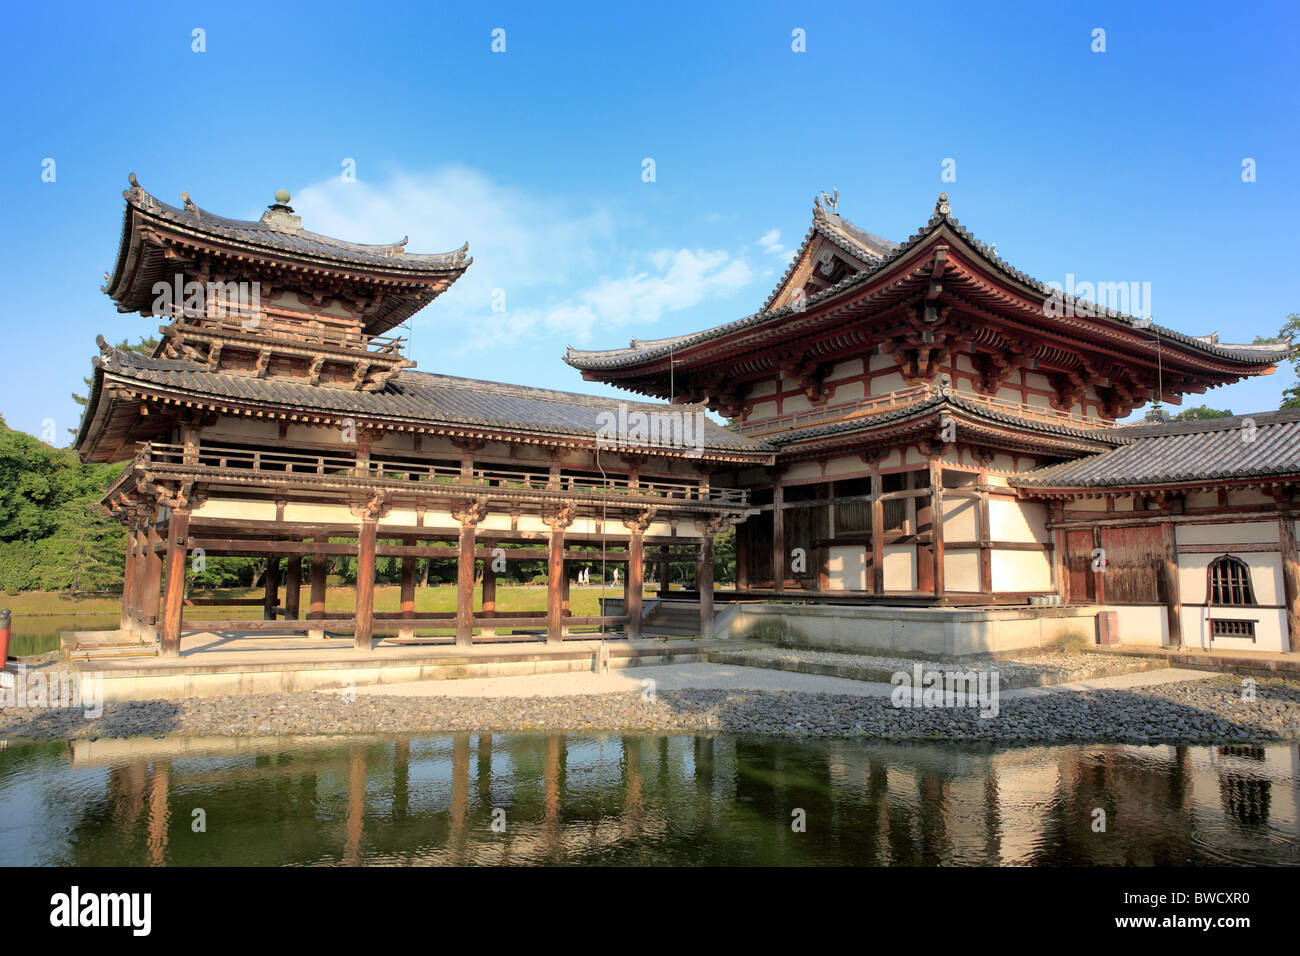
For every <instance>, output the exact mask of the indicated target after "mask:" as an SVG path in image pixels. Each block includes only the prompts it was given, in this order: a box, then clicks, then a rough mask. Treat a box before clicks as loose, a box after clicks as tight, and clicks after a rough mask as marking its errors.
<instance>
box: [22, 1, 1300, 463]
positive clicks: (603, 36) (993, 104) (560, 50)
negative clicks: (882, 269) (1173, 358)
mask: <svg viewBox="0 0 1300 956" xmlns="http://www.w3.org/2000/svg"><path fill="white" fill-rule="evenodd" d="M1135 6H1137V5H1131V4H1127V3H1115V4H1109V3H1101V4H1098V3H1078V4H1048V3H1029V4H997V3H992V4H979V5H976V4H923V5H909V4H889V5H884V4H875V5H866V4H806V3H800V4H750V3H745V4H735V5H725V4H718V5H710V6H709V7H708V8H703V7H700V6H697V5H693V4H692V5H687V4H681V5H678V4H672V3H664V4H651V5H643V4H638V5H609V4H590V5H564V4H535V3H534V4H519V5H511V4H491V5H486V4H483V5H480V4H449V5H434V4H411V5H404V4H396V3H386V4H342V3H330V2H321V3H311V4H303V5H283V6H278V5H274V4H266V3H262V4H242V3H222V4H213V5H205V4H186V5H174V4H159V5H156V6H154V5H147V4H132V5H129V6H128V5H112V6H104V7H103V8H100V7H97V6H89V5H87V6H81V5H75V4H74V5H61V4H52V5H44V6H42V5H36V4H23V5H20V6H17V7H14V8H13V9H11V10H10V12H9V14H8V17H7V24H6V27H7V29H6V30H5V31H4V32H3V34H2V35H0V52H2V53H3V61H2V62H3V64H4V65H3V67H0V69H2V70H3V72H4V84H3V87H4V90H5V94H6V95H5V106H6V110H5V114H6V126H7V134H8V135H7V136H6V142H5V145H4V147H3V149H2V150H0V153H2V155H3V158H2V159H0V163H2V166H0V172H3V175H2V176H0V191H2V193H0V194H2V195H3V202H4V208H5V216H4V217H3V222H4V225H3V227H0V243H2V244H3V250H2V251H3V255H0V280H2V281H3V291H4V295H3V309H4V310H5V314H4V316H3V318H4V328H5V330H6V342H7V344H8V345H9V346H10V348H9V349H6V350H4V351H5V352H7V353H8V354H7V355H6V356H5V361H4V362H3V365H2V366H0V367H2V368H3V373H0V414H2V415H3V416H4V417H5V418H6V420H7V421H8V423H9V424H10V425H11V426H13V427H17V428H22V429H24V430H27V431H29V432H32V433H34V434H38V433H40V432H41V431H42V429H43V423H45V422H46V421H47V420H52V421H53V422H54V423H55V426H56V434H57V443H58V444H65V443H66V442H67V440H68V435H67V431H66V429H68V428H70V427H73V426H75V425H76V423H77V421H78V418H79V410H78V409H77V407H76V406H75V404H74V403H73V402H72V400H71V399H70V397H69V393H70V392H72V391H73V390H74V389H80V388H81V379H82V377H83V376H84V375H86V374H88V372H89V367H90V358H91V356H92V355H93V354H94V352H95V346H94V339H95V335H96V334H98V333H103V334H104V335H105V336H106V337H108V338H109V339H111V340H113V341H117V340H120V339H121V338H123V337H124V336H130V337H132V338H135V337H137V336H139V335H142V334H146V333H149V332H155V331H156V322H154V321H153V320H150V319H147V318H145V317H143V316H139V315H126V316H124V315H119V314H117V312H116V310H115V309H114V308H113V307H112V304H111V303H110V302H109V300H108V299H107V297H106V296H104V295H103V294H102V293H101V292H100V291H99V287H100V285H101V284H102V283H103V272H104V271H105V270H108V269H111V268H112V265H113V257H114V254H115V251H116V246H117V242H118V238H119V235H120V228H121V216H122V205H123V203H122V199H121V191H122V190H123V189H124V188H125V187H126V185H127V182H126V178H127V174H128V173H130V172H135V173H136V174H137V175H138V177H139V178H140V181H141V183H142V185H144V187H145V188H146V189H148V190H149V191H151V192H153V193H154V194H155V195H158V196H159V197H160V198H162V199H164V200H165V201H168V202H172V203H174V204H179V202H180V195H181V192H182V191H185V190H188V191H189V193H190V195H191V197H192V198H193V199H194V201H195V202H197V203H198V204H199V205H200V206H203V207H205V208H207V209H210V210H212V211H214V212H217V213H220V214H223V215H229V216H235V217H247V218H256V217H257V216H258V215H260V213H261V210H262V209H263V208H264V207H265V206H266V204H267V203H269V202H271V200H272V196H273V194H274V192H275V190H276V189H279V188H286V189H288V190H290V192H291V193H292V194H293V205H294V207H295V208H296V209H297V211H298V212H299V213H300V214H301V215H302V216H303V221H304V226H305V227H306V228H308V229H312V230H315V231H317V232H324V233H328V234H332V235H340V236H343V237H344V238H349V239H355V240H358V241H370V242H386V241H392V240H395V239H398V238H400V237H401V236H403V235H409V236H410V244H409V246H408V249H410V250H411V251H413V252H439V251H445V250H448V249H452V248H455V247H457V246H459V245H460V244H461V243H462V242H465V241H468V242H469V243H470V251H471V254H472V255H473V256H474V258H475V262H474V265H473V266H472V267H471V268H470V270H469V273H468V274H467V276H466V277H465V278H464V279H462V280H461V282H460V283H458V284H457V286H455V287H454V288H453V289H452V290H451V291H450V292H448V293H447V294H446V295H444V296H443V297H442V298H440V299H438V300H437V301H436V302H435V303H434V304H433V305H432V306H430V307H429V308H428V309H426V310H425V311H424V312H423V313H421V314H420V315H418V316H417V317H416V319H415V320H414V324H413V327H412V329H411V336H412V352H411V354H412V357H413V358H415V359H416V360H417V361H418V363H419V367H420V368H421V369H423V370H425V371H436V372H446V373H451V374H461V375H468V376H472V377H478V378H486V379H495V380H501V381H514V382H520V383H527V384H534V385H539V386H546V387H552V388H562V389H571V390H576V391H588V392H595V393H602V392H610V390H606V389H603V387H602V386H599V385H597V384H594V383H585V382H583V381H582V380H581V378H580V376H579V375H578V374H577V373H576V372H575V371H573V370H572V369H570V368H569V367H568V366H566V365H564V363H563V362H562V361H561V356H562V354H563V352H564V347H565V345H567V344H575V345H580V346H583V347H588V348H607V347H617V346H622V345H625V344H626V343H627V340H628V339H629V338H630V337H632V336H633V335H636V336H638V337H642V338H658V337H661V336H665V335H672V334H677V333H681V332H686V331H693V330H696V329H699V328H703V327H707V326H711V325H715V324H719V323H722V322H727V321H731V320H733V319H737V318H740V317H742V316H745V315H748V314H750V313H751V312H753V311H754V310H755V309H757V308H758V307H759V306H760V305H761V303H762V301H763V299H764V298H765V296H766V294H767V293H768V291H770V289H771V287H772V286H773V285H774V283H775V282H776V280H777V278H778V277H779V275H780V273H781V271H782V270H783V269H784V266H785V264H786V260H787V259H788V256H789V254H790V252H791V251H792V250H793V249H794V248H795V247H796V246H797V245H798V243H799V241H800V240H801V238H802V237H803V235H804V233H805V231H806V230H807V228H808V224H809V221H810V209H811V202H812V198H813V196H814V195H816V194H817V192H818V191H820V190H822V189H825V190H831V189H833V188H834V189H838V190H839V193H840V207H839V208H840V212H841V213H842V214H844V215H845V216H846V217H847V218H848V219H850V220H852V221H853V222H855V223H856V224H857V225H859V226H861V227H862V228H865V229H868V230H870V231H872V232H875V233H878V234H880V235H883V236H885V237H887V238H891V239H895V240H902V239H905V238H906V237H907V236H908V235H910V234H911V233H912V232H913V231H914V230H915V229H916V228H917V227H918V226H920V225H921V224H922V223H924V222H925V220H926V219H927V218H928V217H929V216H930V214H931V211H932V210H933V207H934V202H935V197H936V196H937V194H938V193H939V192H940V191H941V190H946V191H947V192H948V193H949V195H950V196H951V199H952V205H953V210H954V213H955V214H956V215H957V217H958V218H959V219H960V220H961V221H962V222H963V224H965V225H966V226H968V227H969V228H971V229H972V230H973V231H974V233H975V234H976V235H977V236H978V237H979V238H981V239H984V240H986V241H990V242H996V243H997V247H998V252H999V254H1000V255H1002V256H1003V257H1004V258H1005V259H1007V260H1008V261H1009V262H1010V263H1012V264H1013V265H1014V266H1016V267H1017V268H1019V269H1021V270H1023V271H1025V272H1027V273H1029V274H1030V275H1032V276H1034V277H1036V278H1039V279H1042V280H1043V281H1059V282H1064V281H1065V280H1066V276H1067V274H1073V275H1074V276H1075V277H1076V279H1077V280H1087V281H1107V282H1113V281H1124V282H1133V281H1136V282H1149V283H1150V284H1151V294H1152V312H1153V314H1154V316H1155V319H1156V321H1157V322H1159V323H1161V324H1163V325H1168V326H1171V327H1173V328H1177V329H1180V330H1182V331H1185V332H1189V333H1192V334H1203V333H1207V332H1211V331H1218V332H1219V333H1220V335H1221V338H1222V339H1223V340H1224V341H1250V340H1251V339H1252V338H1253V337H1254V336H1256V335H1261V334H1271V333H1273V332H1274V331H1276V329H1277V328H1278V326H1279V325H1280V324H1281V323H1282V321H1283V319H1284V317H1285V316H1286V315H1287V314H1288V313H1290V312H1296V311H1300V278H1298V276H1297V270H1296V268H1295V265H1294V261H1293V256H1292V254H1291V252H1290V238H1291V233H1292V226H1293V223H1294V222H1295V220H1296V214H1297V212H1298V211H1300V177H1298V176H1297V165H1298V160H1297V157H1300V124H1298V123H1297V115H1296V114H1297V106H1296V95H1295V94H1296V90H1297V89H1300V67H1298V63H1300V60H1298V58H1297V56H1296V54H1295V50H1296V48H1297V34H1298V33H1300V30H1298V27H1300V6H1298V5H1296V4H1294V3H1278V4H1270V3H1261V4H1251V5H1248V6H1243V7H1237V8H1230V7H1227V6H1225V5H1223V4H1213V5H1211V4H1208V3H1177V4H1167V5H1148V4H1143V5H1141V9H1134V7H1135ZM196 28H197V29H202V30H203V31H204V41H205V45H206V50H205V52H201V53H199V52H194V51H193V49H192V45H193V42H194V41H193V33H192V31H193V30H195V29H196ZM496 28H501V29H504V30H505V41H506V50H505V52H504V53H494V52H492V49H491V44H492V31H493V30H494V29H496ZM1097 28H1101V29H1104V30H1105V31H1106V32H1105V44H1106V49H1105V52H1104V53H1095V52H1093V50H1092V46H1093V43H1094V41H1093V31H1094V29H1097ZM795 29H801V30H803V31H805V35H806V52H794V51H793V50H792V49H791V46H792V36H791V34H792V31H793V30H795ZM47 158H50V159H53V160H54V161H55V181H54V182H43V181H42V176H41V174H42V163H43V161H44V160H45V159H47ZM646 158H652V159H653V160H654V161H655V181H654V182H652V183H647V182H643V181H642V161H643V160H644V159H646ZM1246 158H1250V159H1253V160H1254V161H1255V164H1256V170H1257V179H1256V181H1255V182H1251V183H1245V182H1243V181H1242V176H1241V172H1242V161H1243V160H1244V159H1246ZM349 159H351V160H354V161H355V164H356V182H350V183H345V182H344V181H343V178H342V176H341V172H342V167H343V163H344V161H345V160H349ZM945 159H952V160H954V161H955V170H956V181H955V182H943V181H941V178H940V177H941V172H942V169H943V162H944V160H945ZM497 289H500V290H503V291H504V301H505V311H504V312H494V311H493V310H492V301H493V299H492V296H493V292H494V290H497ZM1292 381H1293V376H1292V375H1291V373H1290V371H1289V370H1287V369H1282V370H1279V372H1278V373H1277V374H1275V375H1273V376H1270V377H1268V378H1263V379H1259V380H1256V381H1253V382H1246V383H1240V384H1238V385H1235V386H1231V387H1229V388H1225V389H1219V390H1215V391H1211V392H1209V393H1207V395H1206V396H1204V400H1205V401H1206V402H1208V403H1209V404H1211V405H1214V406H1216V407H1227V408H1232V409H1233V410H1234V411H1237V412H1239V413H1240V412H1247V411H1259V410H1264V409H1269V408H1274V407H1276V405H1277V403H1278V400H1279V396H1280V394H1281V392H1282V390H1283V389H1284V388H1285V387H1287V386H1288V385H1289V384H1291V383H1292ZM610 393H612V392H610ZM1202 400H1203V399H1202V397H1200V396H1193V397H1191V404H1193V405H1195V404H1200V403H1201V401H1202Z"/></svg>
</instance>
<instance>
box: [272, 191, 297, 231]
mask: <svg viewBox="0 0 1300 956" xmlns="http://www.w3.org/2000/svg"><path fill="white" fill-rule="evenodd" d="M290 198H291V197H290V196H289V190H287V189H277V190H276V191H275V202H273V203H271V205H269V206H267V207H266V212H264V213H262V222H264V223H266V225H268V226H269V227H271V228H272V229H274V230H276V231H277V232H298V231H299V230H301V229H302V216H295V215H294V214H293V207H292V206H290V205H289V199H290Z"/></svg>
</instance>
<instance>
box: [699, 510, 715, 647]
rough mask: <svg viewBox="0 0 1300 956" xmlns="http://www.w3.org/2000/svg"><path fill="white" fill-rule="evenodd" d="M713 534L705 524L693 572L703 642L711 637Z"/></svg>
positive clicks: (711, 529)
mask: <svg viewBox="0 0 1300 956" xmlns="http://www.w3.org/2000/svg"><path fill="white" fill-rule="evenodd" d="M713 533H714V528H713V526H712V524H705V527H704V537H703V538H701V539H700V558H699V564H698V565H697V567H696V571H695V583H696V587H698V588H699V592H700V637H702V638H704V639H705V640H708V639H709V638H711V637H713Z"/></svg>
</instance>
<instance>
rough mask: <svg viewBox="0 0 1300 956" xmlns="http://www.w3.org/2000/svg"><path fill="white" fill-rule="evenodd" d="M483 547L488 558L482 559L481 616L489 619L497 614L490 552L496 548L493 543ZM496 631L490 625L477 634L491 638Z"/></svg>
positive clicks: (495, 585)
mask: <svg viewBox="0 0 1300 956" xmlns="http://www.w3.org/2000/svg"><path fill="white" fill-rule="evenodd" d="M485 545H486V546H487V549H488V556H487V557H486V558H484V559H483V598H482V601H483V615H484V616H485V617H491V616H493V615H495V614H496V612H497V572H496V569H495V568H494V567H493V566H492V562H493V561H494V560H495V559H494V558H493V557H492V551H493V550H494V549H495V547H496V542H495V541H487V542H485ZM496 632H497V629H496V628H495V627H492V626H490V625H485V626H484V627H481V628H479V634H480V635H481V636H483V637H493V636H495V635H496Z"/></svg>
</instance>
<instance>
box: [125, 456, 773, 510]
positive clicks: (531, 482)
mask: <svg viewBox="0 0 1300 956" xmlns="http://www.w3.org/2000/svg"><path fill="white" fill-rule="evenodd" d="M136 463H137V465H139V466H141V467H145V468H147V467H150V466H167V467H170V468H177V469H181V470H183V471H185V472H187V473H194V474H196V475H197V474H199V473H201V472H202V471H205V470H208V469H216V470H226V471H252V472H256V473H259V474H265V475H273V474H274V475H301V476H318V477H328V478H336V479H346V480H356V481H359V482H365V483H367V484H372V485H373V484H375V483H379V482H382V483H388V482H391V483H392V484H394V485H402V486H407V485H410V484H411V483H423V484H437V485H448V486H461V487H465V488H468V489H481V490H490V489H500V490H502V491H540V492H558V493H563V494H566V495H567V494H573V495H584V496H597V497H604V496H615V497H638V498H661V499H664V500H666V501H687V502H702V503H709V504H721V505H730V506H738V507H745V506H748V504H749V492H748V491H746V490H744V489H740V488H710V489H703V488H701V487H700V486H699V485H694V484H681V483H673V482H661V481H648V480H645V479H642V480H641V481H639V482H637V483H636V484H635V485H633V484H632V483H631V482H630V481H629V480H628V479H626V478H621V477H613V476H611V477H610V478H608V479H606V478H602V477H600V476H599V475H575V474H560V475H556V476H551V475H550V474H548V473H545V472H533V471H523V470H520V469H510V468H502V467H499V466H497V465H492V464H483V465H475V466H474V467H473V468H472V469H471V470H470V471H469V473H468V474H465V473H462V471H461V469H460V467H459V466H455V465H439V464H433V463H425V462H404V461H384V460H380V459H370V460H361V461H358V460H357V459H355V458H350V457H344V456H337V455H310V454H299V453H296V452H282V451H269V450H265V449H253V450H249V449H243V448H228V447H222V446H215V445H200V446H199V447H198V449H197V450H194V451H192V452H191V454H190V455H189V456H187V455H186V451H185V446H184V445H176V444H167V443H163V442H150V443H149V444H147V445H145V446H144V448H142V449H141V450H140V452H139V454H138V455H137V456H136ZM448 490H452V489H451V488H450V487H449V488H448Z"/></svg>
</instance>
